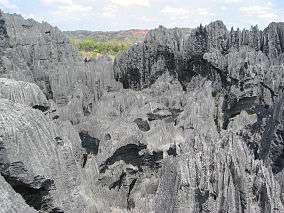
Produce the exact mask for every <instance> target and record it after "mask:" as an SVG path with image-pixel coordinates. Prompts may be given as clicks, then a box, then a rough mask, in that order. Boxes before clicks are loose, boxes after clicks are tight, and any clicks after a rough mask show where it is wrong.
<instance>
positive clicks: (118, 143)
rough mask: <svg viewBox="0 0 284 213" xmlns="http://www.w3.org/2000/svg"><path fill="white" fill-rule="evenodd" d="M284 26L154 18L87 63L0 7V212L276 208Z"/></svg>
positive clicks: (279, 202) (283, 145)
mask: <svg viewBox="0 0 284 213" xmlns="http://www.w3.org/2000/svg"><path fill="white" fill-rule="evenodd" d="M283 30H284V24H283V23H271V24H270V25H269V26H268V27H267V28H265V29H264V30H259V29H258V28H257V27H252V28H251V29H250V30H239V29H237V30H234V29H231V30H228V29H227V28H226V26H225V25H224V24H223V23H222V22H221V21H216V22H213V23H211V24H209V25H207V26H199V27H197V28H195V29H192V30H190V31H188V30H182V29H178V28H176V29H166V28H164V27H159V28H157V29H155V30H151V31H150V32H149V33H148V35H147V36H146V38H145V40H144V41H143V42H141V43H138V44H135V45H133V46H132V47H131V48H130V49H129V50H128V51H127V52H122V53H120V54H119V55H118V56H117V57H116V59H115V61H114V62H112V60H111V59H108V58H107V57H104V58H100V59H97V60H90V61H84V60H83V59H82V58H81V57H80V55H79V52H78V50H77V49H76V48H75V47H73V46H72V45H71V44H70V43H69V41H68V39H67V38H66V37H65V36H64V34H63V33H62V32H61V31H60V30H59V29H57V28H54V27H52V26H51V25H49V24H47V23H38V22H36V21H33V20H31V19H28V20H25V19H23V18H22V17H21V16H19V15H9V14H5V13H2V12H1V13H0V38H1V40H0V173H1V175H0V183H1V184H0V192H1V196H0V212H1V213H2V212H3V213H6V212H7V213H8V212H74V213H75V212H86V213H91V212H99V213H100V212H103V213H104V212H105V213H108V212H133V213H134V212H135V213H140V212H141V213H142V212H143V213H144V212H157V213H164V212H179V213H182V212H193V213H195V212H204V213H205V212H240V213H243V212H250V213H251V212H255V213H256V212H263V213H267V212H275V213H278V212H279V213H280V212H284V197H283V196H284V176H283V175H284V171H283V168H284V129H283V128H284V126H283V125H284V123H283V115H284V113H283V112H284V106H283V100H284V96H283V95H284V94H283V85H282V84H283V83H282V82H283V80H284V75H283V73H284V64H283V62H284V60H283V59H284V54H283V51H284V37H283Z"/></svg>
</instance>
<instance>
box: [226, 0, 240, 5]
mask: <svg viewBox="0 0 284 213" xmlns="http://www.w3.org/2000/svg"><path fill="white" fill-rule="evenodd" d="M241 1H242V0H224V3H225V4H236V3H240V2H241Z"/></svg>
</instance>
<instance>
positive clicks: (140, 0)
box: [111, 0, 151, 7]
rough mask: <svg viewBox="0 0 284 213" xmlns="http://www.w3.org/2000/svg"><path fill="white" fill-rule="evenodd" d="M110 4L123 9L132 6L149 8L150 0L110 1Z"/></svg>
mask: <svg viewBox="0 0 284 213" xmlns="http://www.w3.org/2000/svg"><path fill="white" fill-rule="evenodd" d="M111 3H112V4H116V5H120V6H123V7H132V6H140V7H149V6H150V5H151V4H150V0H111Z"/></svg>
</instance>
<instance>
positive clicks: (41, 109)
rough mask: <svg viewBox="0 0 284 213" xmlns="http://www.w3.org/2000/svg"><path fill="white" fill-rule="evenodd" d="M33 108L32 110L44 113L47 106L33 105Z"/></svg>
mask: <svg viewBox="0 0 284 213" xmlns="http://www.w3.org/2000/svg"><path fill="white" fill-rule="evenodd" d="M33 108H34V109H38V110H40V111H42V112H46V111H47V110H48V109H49V107H48V106H42V105H34V106H33Z"/></svg>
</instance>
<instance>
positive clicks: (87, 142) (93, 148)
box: [79, 131, 100, 155]
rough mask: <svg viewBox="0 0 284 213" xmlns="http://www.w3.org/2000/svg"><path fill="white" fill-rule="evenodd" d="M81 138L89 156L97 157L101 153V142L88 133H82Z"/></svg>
mask: <svg viewBox="0 0 284 213" xmlns="http://www.w3.org/2000/svg"><path fill="white" fill-rule="evenodd" d="M79 136H80V138H81V142H82V147H83V148H85V149H86V151H87V153H88V154H94V155H97V154H98V151H99V145H100V140H99V139H97V138H94V137H91V136H90V135H89V134H88V132H85V131H82V132H80V133H79Z"/></svg>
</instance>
